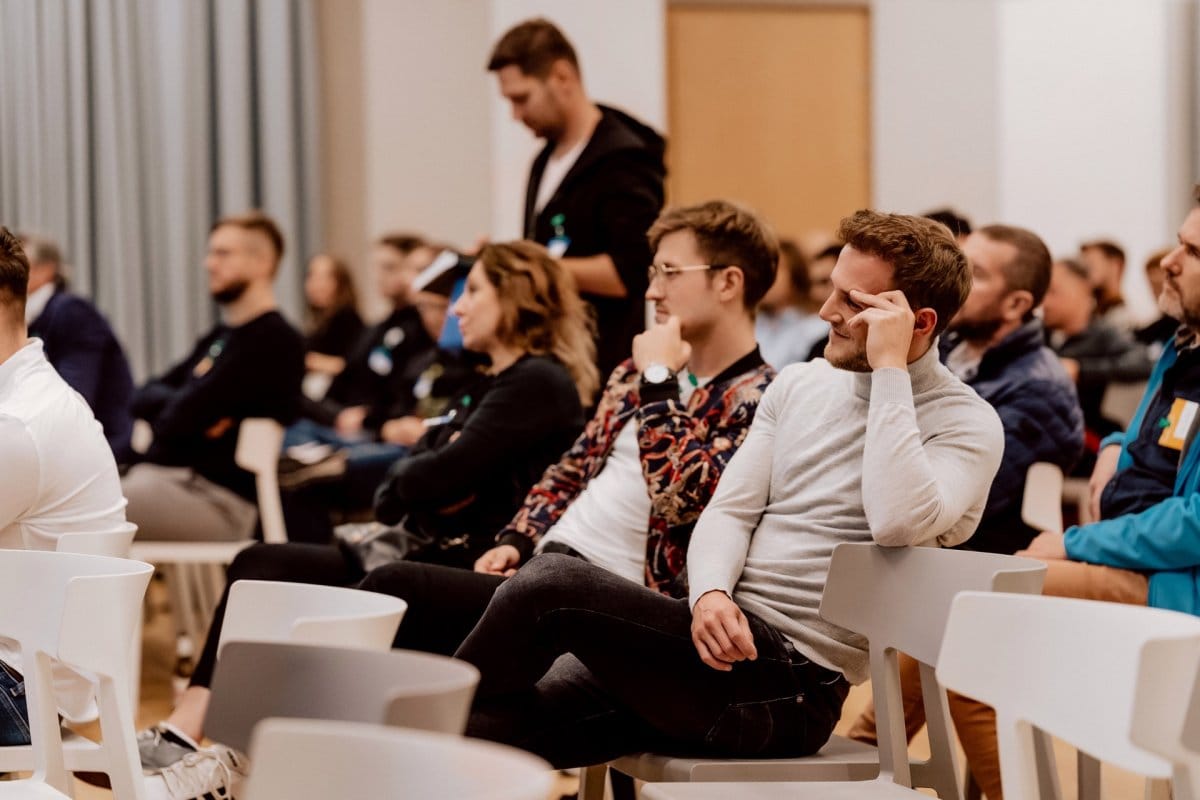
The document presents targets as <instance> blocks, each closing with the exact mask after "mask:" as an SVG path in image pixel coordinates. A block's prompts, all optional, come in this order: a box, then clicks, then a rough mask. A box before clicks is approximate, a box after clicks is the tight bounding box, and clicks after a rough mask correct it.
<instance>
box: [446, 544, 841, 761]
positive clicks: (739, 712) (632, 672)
mask: <svg viewBox="0 0 1200 800" xmlns="http://www.w3.org/2000/svg"><path fill="white" fill-rule="evenodd" d="M746 617H747V619H748V621H749V623H750V631H751V633H752V634H753V635H754V643H755V647H756V648H757V650H758V658H757V659H756V660H755V661H743V662H739V663H737V664H735V665H734V667H733V671H732V672H718V671H717V670H714V669H712V668H710V667H708V666H705V665H704V663H703V662H701V661H700V657H699V656H698V655H697V654H696V648H695V646H694V645H693V644H692V637H691V623H692V614H691V611H690V610H689V609H688V604H687V601H686V600H675V599H672V598H670V597H666V596H664V595H661V594H659V593H658V592H655V591H653V590H651V589H647V588H646V587H644V586H639V585H638V584H635V583H633V582H632V581H629V580H626V579H625V578H621V577H619V576H617V575H614V574H612V573H610V572H607V571H605V570H603V569H601V568H600V567H597V566H595V565H593V564H588V563H586V562H584V561H582V560H580V559H578V558H572V557H570V556H566V555H552V554H543V555H540V556H537V557H536V558H534V559H533V560H532V561H530V562H529V563H528V564H526V565H525V566H524V567H522V568H521V569H520V570H519V571H518V572H517V574H516V575H514V576H513V577H511V578H509V579H508V580H506V581H504V583H503V584H502V585H500V586H499V588H497V589H496V592H495V594H494V596H493V597H492V600H491V602H490V603H489V604H488V607H487V611H486V612H484V614H483V618H482V619H480V621H479V624H477V625H476V626H475V628H474V630H472V631H471V633H470V635H469V636H467V638H466V640H465V641H464V642H463V644H462V646H461V647H459V649H458V652H457V653H455V655H456V656H457V657H458V658H461V659H463V660H464V661H467V662H469V663H471V664H474V665H475V666H476V667H478V668H479V671H480V675H481V677H480V682H479V688H478V690H477V691H476V693H475V704H474V706H473V708H472V712H471V718H470V721H469V722H468V724H467V735H468V736H474V737H477V738H481V739H492V740H495V741H501V742H505V743H507V744H512V745H516V746H517V747H521V748H523V749H526V750H529V751H531V752H533V753H536V754H538V755H540V756H542V757H543V758H545V759H546V760H547V761H549V762H550V763H552V764H553V765H554V766H556V767H577V766H585V765H588V764H599V763H603V762H605V761H608V760H610V759H613V758H616V757H618V756H622V755H627V754H629V753H634V752H639V751H643V750H653V751H657V752H664V753H669V754H690V755H705V756H710V757H718V758H730V757H732V758H785V757H794V756H801V755H809V754H811V753H815V752H816V751H817V750H818V749H820V747H821V746H822V745H823V744H825V742H826V741H827V740H828V739H829V735H830V734H831V733H832V732H833V727H834V725H835V724H837V721H838V718H839V717H840V716H841V710H842V703H843V701H844V700H845V699H846V693H847V692H848V691H849V688H850V687H849V684H847V682H846V679H845V678H844V677H843V676H842V675H841V673H838V672H833V671H831V670H828V669H825V668H824V667H821V666H820V665H818V664H815V663H813V662H812V661H810V660H808V659H807V658H805V657H804V656H803V655H802V654H800V653H799V652H798V651H797V650H796V648H795V646H794V645H793V644H792V643H791V642H790V641H788V640H787V639H786V638H785V637H784V636H783V635H782V634H780V633H779V632H778V631H777V630H775V629H774V628H773V627H772V626H770V625H768V624H767V623H766V622H763V621H762V620H761V619H759V618H758V617H756V616H754V615H753V614H746Z"/></svg>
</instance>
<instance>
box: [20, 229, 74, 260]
mask: <svg viewBox="0 0 1200 800" xmlns="http://www.w3.org/2000/svg"><path fill="white" fill-rule="evenodd" d="M17 238H19V239H20V240H21V243H22V244H23V245H24V246H25V250H26V251H27V256H28V258H29V266H30V267H32V266H33V265H34V264H53V265H54V266H55V268H61V267H62V264H63V254H62V250H61V249H59V247H58V245H56V244H55V243H54V242H52V241H50V240H49V239H46V238H44V237H42V236H32V235H28V234H22V235H20V236H18V237H17Z"/></svg>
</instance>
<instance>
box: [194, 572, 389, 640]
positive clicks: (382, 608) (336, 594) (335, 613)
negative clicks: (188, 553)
mask: <svg viewBox="0 0 1200 800" xmlns="http://www.w3.org/2000/svg"><path fill="white" fill-rule="evenodd" d="M406 610H408V603H406V602H405V601H403V600H401V599H400V598H398V597H392V596H391V595H387V594H378V593H376V592H364V591H362V590H361V589H347V588H342V587H340V586H317V585H315V584H310V583H285V582H283V581H237V582H236V583H234V584H233V585H232V586H230V587H229V602H228V604H227V605H226V606H225V619H224V621H223V623H222V625H221V639H220V642H219V643H218V650H217V652H218V654H219V653H220V652H221V649H223V648H224V647H225V645H226V644H227V643H229V642H238V641H241V642H292V643H295V644H316V645H324V646H327V647H352V648H359V649H365V650H387V649H390V648H391V646H392V641H393V639H395V637H396V629H397V628H398V627H399V626H400V620H401V618H403V616H404V612H405V611H406Z"/></svg>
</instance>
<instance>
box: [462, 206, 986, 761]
mask: <svg viewBox="0 0 1200 800" xmlns="http://www.w3.org/2000/svg"><path fill="white" fill-rule="evenodd" d="M839 234H840V238H841V239H842V240H843V241H844V242H845V243H846V246H845V248H844V249H843V251H842V254H841V256H840V257H839V259H838V263H837V266H836V267H835V269H834V271H833V275H832V276H831V277H832V281H833V285H834V291H833V294H832V295H831V297H830V298H829V300H828V301H827V302H826V303H825V305H824V307H823V308H822V309H821V316H822V317H823V318H824V319H825V320H826V321H828V322H829V323H830V327H831V330H830V334H829V342H828V344H827V345H826V348H825V358H826V360H817V361H814V362H810V363H808V364H799V365H794V366H791V367H788V368H787V369H785V370H784V371H783V372H782V373H781V374H780V376H779V377H778V378H777V379H776V381H775V382H774V383H773V384H772V385H771V387H770V388H769V389H768V390H767V392H766V393H765V395H764V396H763V399H762V402H761V404H760V406H759V410H758V414H757V416H756V417H755V420H754V423H753V424H752V426H751V428H750V433H749V435H748V436H747V438H746V441H745V442H744V444H743V445H742V447H741V449H740V450H739V451H738V453H737V454H736V455H735V456H734V457H733V459H732V460H731V461H730V463H729V465H728V467H727V469H726V472H725V474H724V475H723V476H722V478H721V481H720V483H719V484H718V486H717V490H716V493H715V495H714V497H713V500H712V502H711V503H710V504H709V505H708V507H707V509H706V510H705V512H704V513H703V514H702V515H701V517H700V519H699V521H698V522H697V524H696V528H695V531H694V532H693V534H692V539H691V545H690V547H689V552H688V559H687V562H688V572H689V577H690V597H689V599H688V600H687V601H684V600H673V599H671V598H668V597H664V596H662V595H660V594H657V593H655V592H652V591H649V590H647V589H645V588H643V587H640V586H637V585H636V584H633V583H632V582H629V581H625V580H623V579H621V578H619V577H617V576H614V575H612V574H610V573H606V572H605V571H603V570H600V569H598V568H596V567H593V566H592V565H589V564H586V563H583V562H581V561H579V560H578V559H569V558H562V557H557V556H542V557H540V558H538V559H535V560H534V561H532V562H531V563H530V564H528V565H527V566H526V567H525V568H524V569H522V570H521V571H520V572H519V573H518V574H517V575H516V576H515V577H513V578H512V579H510V580H509V581H508V582H507V583H506V584H505V585H504V586H502V587H501V588H500V589H499V590H498V591H497V592H496V595H495V597H494V598H493V599H492V602H491V604H490V605H489V607H488V610H487V612H486V613H485V614H484V616H483V619H482V620H481V621H480V623H479V625H478V626H476V628H475V630H474V631H473V632H472V633H471V635H470V636H469V637H468V638H467V639H466V641H465V642H464V643H463V645H462V647H461V648H460V649H459V651H458V653H457V655H458V656H459V657H460V658H463V659H465V660H466V661H469V662H471V663H473V664H475V665H476V666H477V667H479V669H480V671H481V673H482V679H481V682H480V685H479V690H478V692H477V694H476V704H475V708H474V710H473V713H472V716H471V720H470V723H469V725H468V734H471V735H474V736H479V737H482V738H490V739H496V740H500V741H505V742H508V743H511V744H515V745H517V746H520V747H524V748H526V749H528V750H531V751H533V752H535V753H538V754H540V755H542V756H544V757H546V758H547V759H549V760H550V761H552V762H553V763H554V764H555V765H557V766H576V765H582V764H593V763H598V762H602V761H605V760H607V759H610V758H613V757H616V756H619V755H622V754H625V753H629V752H635V751H638V750H644V749H655V750H659V751H669V752H692V753H700V754H706V755H713V756H726V757H747V756H763V757H784V756H797V755H803V754H807V753H812V752H815V751H816V750H817V749H819V748H820V747H821V745H822V744H824V743H825V741H826V740H827V739H828V737H829V734H830V732H831V731H832V730H833V726H834V725H835V724H836V722H837V720H838V718H839V716H840V713H841V705H842V702H843V701H844V700H845V697H846V693H847V691H848V688H849V684H850V683H859V682H861V681H863V680H865V679H866V677H867V649H866V641H865V640H864V639H863V638H862V637H861V636H858V635H856V634H854V633H852V632H850V631H847V630H845V629H842V628H839V627H837V626H835V625H831V624H829V623H828V622H825V621H824V620H822V619H821V618H820V616H819V615H818V613H817V609H818V606H819V604H820V600H821V593H822V591H823V587H824V584H825V579H826V576H827V574H828V569H829V559H830V556H831V554H832V551H833V548H834V546H835V545H836V544H838V543H839V542H870V541H874V542H876V543H878V544H880V545H883V546H888V547H897V546H909V545H946V546H949V545H954V544H958V543H960V542H962V541H963V540H965V539H967V538H968V537H969V536H970V535H971V533H972V532H973V531H974V529H975V526H976V524H977V523H978V521H979V518H980V515H981V513H982V510H983V507H984V503H985V501H986V499H987V494H988V489H989V487H990V485H991V482H992V478H993V476H994V475H995V473H996V470H997V467H998V466H999V462H1000V455H1001V452H1002V449H1003V432H1002V430H1001V426H1000V420H999V418H998V417H997V416H996V413H995V411H994V410H993V409H992V408H991V406H990V405H988V404H987V403H986V402H985V401H983V400H982V399H980V398H979V396H978V395H976V394H975V393H974V392H973V391H972V390H971V389H969V388H968V387H966V386H965V385H964V384H962V383H961V382H960V381H959V380H958V379H957V378H955V377H954V376H953V375H952V374H951V373H950V372H949V371H948V370H947V369H946V368H945V367H943V366H942V365H941V364H940V363H939V362H938V357H937V350H936V348H935V347H934V343H935V342H936V338H937V335H938V334H939V333H940V332H941V331H942V330H943V329H944V328H945V326H946V324H947V323H948V322H949V320H950V318H951V317H953V316H954V314H955V312H956V311H957V309H958V307H959V306H960V305H961V304H962V302H963V299H964V298H965V297H966V295H967V292H968V290H969V288H970V285H971V276H970V271H969V269H968V267H967V262H966V259H965V258H964V257H963V255H962V252H961V251H960V250H959V248H958V246H957V245H956V244H955V242H954V239H953V237H952V236H951V235H950V233H949V231H948V230H946V229H945V228H944V227H943V226H942V225H940V224H937V223H934V222H931V221H929V220H925V219H921V218H917V217H908V216H900V215H892V214H879V213H876V212H870V211H860V212H858V213H857V214H855V215H854V216H852V217H849V218H847V219H845V220H843V221H842V225H841V229H840V231H839Z"/></svg>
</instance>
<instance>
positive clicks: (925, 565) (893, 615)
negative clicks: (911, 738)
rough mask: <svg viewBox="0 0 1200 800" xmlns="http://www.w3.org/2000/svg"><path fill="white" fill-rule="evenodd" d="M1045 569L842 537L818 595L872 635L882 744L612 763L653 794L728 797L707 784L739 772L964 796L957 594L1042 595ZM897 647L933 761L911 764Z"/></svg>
mask: <svg viewBox="0 0 1200 800" xmlns="http://www.w3.org/2000/svg"><path fill="white" fill-rule="evenodd" d="M1045 572H1046V567H1045V565H1044V564H1042V563H1041V562H1040V561H1034V560H1032V559H1027V558H1016V557H1015V556H1005V555H996V554H993V553H974V552H967V551H960V550H941V549H938V548H933V547H902V548H882V547H877V546H876V545H873V544H848V543H844V544H839V545H838V546H837V547H836V548H834V551H833V559H832V562H831V564H830V568H829V576H828V579H827V581H826V584H825V592H824V594H823V595H822V598H821V616H822V617H823V618H824V619H826V620H828V621H829V622H832V623H834V624H836V625H840V626H842V627H843V628H847V629H848V630H852V631H854V632H856V633H860V634H863V635H864V636H866V637H867V640H868V642H869V648H870V660H871V685H872V692H873V695H874V699H875V714H876V726H877V731H878V738H879V743H880V746H879V748H878V749H876V748H873V747H870V746H868V745H864V744H861V743H858V742H851V741H849V740H846V739H843V738H841V737H837V736H835V737H833V738H832V739H831V740H830V743H829V744H827V745H826V746H825V747H824V748H822V749H821V751H820V752H818V753H817V754H815V755H813V756H809V757H807V758H795V759H759V760H755V759H736V760H734V759H726V760H719V759H700V758H670V757H666V756H661V755H648V754H643V755H640V756H630V757H627V758H622V759H619V760H617V761H615V762H613V764H612V765H611V768H612V769H616V770H618V771H620V772H623V773H625V774H628V775H632V776H634V777H636V778H640V779H642V780H646V781H658V782H669V783H662V784H660V785H658V786H656V787H655V790H654V792H653V793H651V792H650V791H649V789H648V787H647V791H646V792H645V793H644V796H645V797H647V798H649V797H656V798H664V799H665V798H717V797H721V798H724V800H728V797H731V796H742V795H741V794H737V795H729V794H722V792H727V791H728V789H727V788H726V789H719V788H718V789H705V788H704V786H705V785H706V784H705V783H704V782H710V781H732V780H737V781H805V783H785V784H772V783H763V784H753V785H754V786H755V788H754V790H753V794H750V793H749V792H750V791H751V790H750V789H749V788H747V789H746V794H745V795H744V796H746V797H764V798H766V797H772V798H773V797H792V796H796V797H843V796H856V797H857V796H870V797H875V796H884V797H887V796H890V795H891V794H893V793H895V792H897V791H901V790H902V789H904V787H910V786H914V785H915V786H923V787H929V788H932V789H934V790H935V791H936V792H937V793H938V796H940V797H941V798H943V800H954V799H955V798H958V796H959V790H958V777H957V775H958V772H957V768H956V765H955V744H954V739H953V733H952V730H951V725H950V718H949V710H948V707H947V701H946V693H945V690H944V689H942V688H941V685H940V684H939V683H938V681H937V676H936V675H935V674H934V671H933V665H934V664H935V663H937V658H938V650H939V648H940V646H941V637H942V630H943V628H944V626H945V623H946V618H947V615H948V614H949V611H950V602H951V600H952V599H953V598H954V596H955V595H956V594H957V593H959V592H961V591H963V590H967V589H979V590H985V591H995V592H1027V593H1037V592H1040V591H1041V588H1042V580H1043V578H1044V577H1045ZM897 652H903V653H907V654H908V655H910V656H912V657H913V658H915V659H916V660H917V661H919V662H921V686H922V693H923V697H924V702H925V713H926V719H927V723H928V726H929V745H930V752H931V757H930V759H929V760H928V761H926V762H915V763H910V761H909V758H908V741H907V738H906V736H905V730H904V715H903V703H902V701H901V697H900V675H899V669H898V666H897V657H896V654H897ZM594 769H595V768H589V770H588V773H589V774H587V775H586V776H585V778H586V780H587V782H588V783H589V785H588V786H587V789H588V791H589V792H595V791H597V790H598V789H600V788H602V786H603V784H602V782H600V781H597V780H596V779H595V778H594V776H593V771H594ZM871 778H875V779H876V780H875V781H874V782H871V781H870V780H869V779H871ZM820 781H836V782H827V783H820ZM843 781H844V782H848V783H840V782H843ZM675 782H680V783H675ZM710 785H712V786H717V787H721V786H725V784H710ZM749 786H751V784H747V787H749ZM758 786H762V787H765V788H763V789H761V790H760V789H759V788H758ZM771 787H775V788H771ZM779 787H783V788H782V789H781V788H779ZM847 787H849V788H847ZM739 792H740V790H739ZM585 797H586V798H588V800H591V798H594V797H599V795H598V794H587V795H585V794H584V793H583V792H582V791H581V793H580V798H581V800H583V799H584V798H585Z"/></svg>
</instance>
